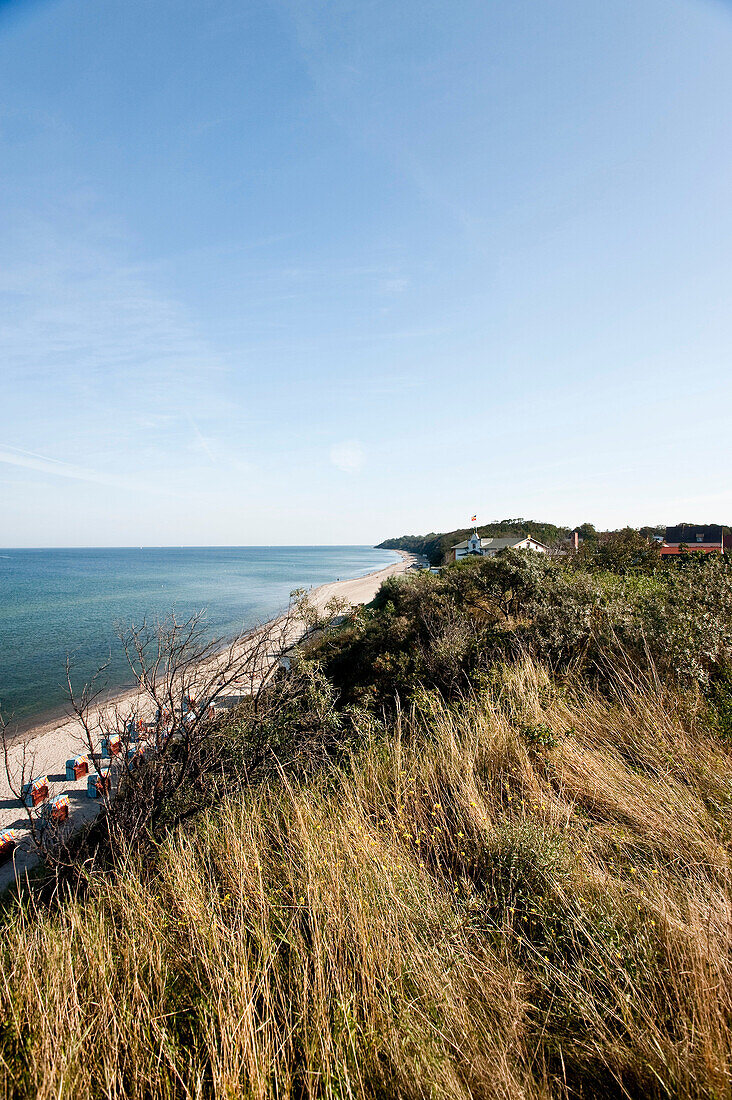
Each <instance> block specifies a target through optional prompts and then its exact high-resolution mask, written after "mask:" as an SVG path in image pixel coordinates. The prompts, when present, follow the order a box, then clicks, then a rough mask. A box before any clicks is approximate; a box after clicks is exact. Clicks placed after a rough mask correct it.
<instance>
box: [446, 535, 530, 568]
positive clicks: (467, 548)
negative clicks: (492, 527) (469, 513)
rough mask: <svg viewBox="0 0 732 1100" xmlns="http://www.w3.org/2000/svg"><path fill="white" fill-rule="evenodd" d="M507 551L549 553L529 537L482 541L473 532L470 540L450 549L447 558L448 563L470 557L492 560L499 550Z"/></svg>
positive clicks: (518, 536) (513, 536)
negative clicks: (475, 556)
mask: <svg viewBox="0 0 732 1100" xmlns="http://www.w3.org/2000/svg"><path fill="white" fill-rule="evenodd" d="M508 549H511V550H535V551H536V553H537V554H548V553H549V547H548V546H545V545H544V543H543V542H539V540H538V539H535V538H532V537H531V535H527V536H525V537H522V536H521V535H512V536H511V537H510V538H496V539H491V538H488V539H482V538H481V537H480V535H479V534H478V532H477V531H473V533H472V535H471V536H470V538H469V539H466V540H465V542H459V543H458V544H457V546H453V547H451V549H450V552H449V555H448V558H449V560H450V561H460V560H461V559H462V558H469V557H470V556H471V555H477V556H479V557H483V558H492V557H494V556H495V555H496V554H497V553H498V551H499V550H508Z"/></svg>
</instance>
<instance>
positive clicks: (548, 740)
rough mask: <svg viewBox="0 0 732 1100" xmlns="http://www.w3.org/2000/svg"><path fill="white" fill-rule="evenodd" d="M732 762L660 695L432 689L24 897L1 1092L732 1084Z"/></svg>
mask: <svg viewBox="0 0 732 1100" xmlns="http://www.w3.org/2000/svg"><path fill="white" fill-rule="evenodd" d="M731 774H732V772H731V770H730V760H729V756H728V753H727V752H726V750H725V749H724V748H723V747H721V746H720V744H719V743H718V742H715V741H713V740H710V739H709V738H708V736H707V735H706V734H705V733H704V732H703V731H702V730H701V729H700V728H696V723H695V719H694V715H693V713H691V714H690V713H689V712H688V707H685V708H684V709H683V710H682V708H680V706H679V705H678V704H677V703H676V701H675V699H674V697H673V696H672V695H669V694H667V693H666V692H665V691H664V690H663V689H661V688H659V687H651V686H649V685H648V684H644V685H641V686H638V685H634V684H632V683H627V682H626V683H625V684H624V685H623V686H622V687H621V688H620V689H619V691H618V692H617V695H616V698H614V699H613V698H611V697H608V693H607V692H605V693H604V694H603V695H602V696H601V695H599V694H597V693H596V692H595V691H594V690H592V689H590V688H589V687H588V686H586V684H584V683H583V682H582V681H577V682H576V683H574V684H572V683H571V682H570V683H567V682H565V683H564V685H563V686H562V687H561V688H559V687H557V686H555V685H554V684H553V681H552V680H551V679H550V677H549V676H548V675H547V674H546V673H545V672H544V671H542V669H541V668H540V667H539V666H537V665H536V664H535V663H532V662H531V661H528V660H526V661H524V662H523V663H519V664H518V665H516V666H514V667H513V668H512V669H507V668H502V669H500V670H497V671H496V673H495V674H494V675H493V676H492V677H491V681H490V684H489V686H487V687H486V688H485V690H484V691H483V692H482V693H481V694H480V695H479V696H476V697H474V698H473V699H472V701H470V702H467V703H466V702H462V703H456V704H453V705H447V704H446V703H445V702H444V701H443V700H442V699H440V697H439V696H437V695H436V694H426V693H425V694H424V695H423V696H422V697H421V698H420V699H419V700H418V701H417V702H416V703H415V705H414V706H413V708H412V709H411V710H410V712H409V713H405V714H403V715H402V716H401V717H400V716H397V718H396V719H394V720H391V721H390V722H389V723H388V725H387V726H386V727H381V728H372V729H371V730H370V732H369V733H368V735H366V734H365V733H364V739H363V742H362V747H360V748H359V749H358V751H356V752H354V754H353V755H352V756H351V757H350V758H349V759H348V760H346V761H345V762H343V761H342V762H341V764H340V765H339V766H338V767H337V768H334V769H331V770H329V771H327V772H323V773H321V774H320V775H319V776H317V777H315V778H311V779H309V780H308V781H307V782H305V781H302V782H300V783H299V784H297V785H294V784H293V782H292V781H290V780H288V778H287V777H286V776H285V775H284V773H283V774H282V775H280V776H279V778H278V777H275V778H273V779H271V780H270V781H269V782H268V783H267V784H266V785H261V786H260V787H259V788H258V789H256V790H250V791H245V792H244V793H243V794H240V795H237V796H236V797H235V798H232V800H231V801H230V802H228V803H227V804H225V805H224V806H222V808H221V810H220V812H217V813H216V814H214V815H210V816H208V817H207V818H205V819H203V820H200V821H199V822H198V824H197V825H195V826H194V827H191V828H189V829H188V830H187V831H179V832H177V833H175V834H174V835H171V836H168V837H167V838H166V839H165V840H164V841H163V842H162V843H161V844H160V845H159V847H158V848H157V849H156V850H155V851H154V852H150V851H148V852H146V853H145V855H144V857H143V856H142V855H141V854H139V853H132V852H131V853H129V854H128V856H127V857H124V856H121V857H120V861H119V865H118V867H117V868H116V869H115V870H114V871H110V872H109V873H108V874H106V875H95V876H93V877H92V878H91V880H90V882H89V885H88V887H87V888H86V889H85V891H84V895H83V897H82V896H79V897H78V898H76V899H73V898H72V899H65V900H63V902H60V903H54V904H51V905H48V904H46V905H44V906H41V903H40V902H38V901H36V902H33V901H30V900H29V901H26V902H24V903H23V904H21V905H19V906H17V907H14V908H11V909H10V910H9V911H8V912H7V913H6V916H5V923H4V929H3V940H2V944H3V946H2V953H3V967H2V969H3V979H2V987H1V989H0V997H1V1001H2V1004H1V1010H0V1019H1V1020H2V1032H1V1045H0V1052H1V1053H2V1059H3V1062H2V1078H3V1083H4V1095H6V1096H23V1097H25V1096H28V1097H40V1098H42V1100H45V1098H49V1100H50V1098H51V1097H72V1096H73V1097H77V1098H86V1097H97V1096H105V1097H120V1098H121V1097H135V1098H137V1097H140V1098H142V1097H145V1098H158V1097H160V1098H163V1097H165V1098H168V1097H171V1098H172V1097H203V1096H216V1097H238V1096H245V1097H298V1098H300V1097H334V1098H335V1097H337V1098H343V1097H387V1096H388V1097H393V1096H400V1097H414V1098H417V1097H419V1098H422V1097H436V1098H437V1097H450V1098H453V1097H454V1098H458V1097H485V1098H489V1097H490V1098H494V1097H500V1098H503V1097H505V1098H516V1100H519V1098H521V1100H523V1098H549V1097H577V1096H580V1097H597V1096H602V1097H654V1096H658V1097H669V1096H671V1097H720V1098H721V1097H726V1096H729V1095H730V1090H731V1086H730V1041H731V1032H730V1012H731V1010H732V974H731V972H730V960H731V954H730V947H731V941H730V937H731V927H732V926H731V924H730V916H731V913H730V901H731V896H732V895H731V892H730V849H729V841H730V835H731V833H730V830H731V827H732V801H731V799H732V785H731V783H730V776H731Z"/></svg>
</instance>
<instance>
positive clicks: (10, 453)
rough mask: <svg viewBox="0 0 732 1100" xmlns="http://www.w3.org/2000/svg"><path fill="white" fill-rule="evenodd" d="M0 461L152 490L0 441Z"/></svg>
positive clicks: (55, 474)
mask: <svg viewBox="0 0 732 1100" xmlns="http://www.w3.org/2000/svg"><path fill="white" fill-rule="evenodd" d="M0 462H4V463H5V464H6V465H8V466H19V467H21V469H25V470H37V471H38V472H39V473H43V474H50V475H51V476H53V477H61V478H70V479H71V480H72V481H86V482H88V483H89V484H92V485H107V486H110V487H113V488H115V489H131V490H134V491H135V492H138V491H140V490H146V491H151V489H152V487H151V486H150V485H145V484H140V483H138V482H136V481H132V480H129V479H127V478H124V477H119V476H117V475H116V474H107V473H101V472H99V471H97V470H88V469H85V468H84V467H83V466H75V465H74V464H73V463H71V462H63V461H61V460H60V459H57V458H49V457H48V456H47V455H40V454H35V453H34V452H33V451H23V450H20V449H19V448H18V447H9V446H8V445H7V444H4V443H0Z"/></svg>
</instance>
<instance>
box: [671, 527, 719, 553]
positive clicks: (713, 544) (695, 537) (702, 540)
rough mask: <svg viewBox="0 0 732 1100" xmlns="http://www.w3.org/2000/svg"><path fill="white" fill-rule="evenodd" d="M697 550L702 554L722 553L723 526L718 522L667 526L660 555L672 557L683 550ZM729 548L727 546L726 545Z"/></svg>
mask: <svg viewBox="0 0 732 1100" xmlns="http://www.w3.org/2000/svg"><path fill="white" fill-rule="evenodd" d="M682 547H683V548H684V549H685V550H686V551H688V552H694V551H699V552H701V553H702V554H723V553H724V551H725V535H724V528H723V527H721V526H720V525H719V524H718V523H709V524H700V525H698V526H697V525H696V524H690V523H680V524H677V526H676V527H667V528H666V535H665V537H664V540H663V543H662V544H661V557H664V558H667V557H673V556H674V555H676V554H681V553H683V552H684V551H683V550H682ZM727 549H729V546H728V547H727Z"/></svg>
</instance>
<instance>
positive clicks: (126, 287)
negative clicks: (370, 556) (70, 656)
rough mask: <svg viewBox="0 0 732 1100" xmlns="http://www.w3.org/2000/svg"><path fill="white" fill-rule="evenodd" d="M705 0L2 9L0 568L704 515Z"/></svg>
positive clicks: (712, 448)
mask: <svg viewBox="0 0 732 1100" xmlns="http://www.w3.org/2000/svg"><path fill="white" fill-rule="evenodd" d="M731 57H732V7H731V6H729V5H727V4H724V3H721V2H717V0H695V2H691V0H606V2H603V3H600V2H591V3H588V2H587V0H552V2H548V0H546V2H542V0H530V2H529V0H511V2H506V0H460V2H459V3H456V2H455V0H444V2H443V0H414V2H413V0H292V2H288V0H272V2H264V0H262V2H259V0H249V2H247V0H208V2H207V3H206V4H201V3H200V2H194V0H155V2H154V3H150V0H144V2H143V0H105V2H104V3H103V4H99V3H93V2H92V0H34V2H21V0H16V2H13V0H10V2H8V0H5V3H3V2H2V0H0V506H1V512H0V545H6V546H29V545H31V546H55V545H139V544H142V543H145V544H255V543H265V544H267V543H271V542H273V541H284V542H289V543H359V542H374V541H378V540H380V539H382V538H384V537H388V536H390V535H395V534H400V533H403V532H423V531H428V530H433V529H434V530H450V529H452V528H454V527H458V526H462V525H464V524H465V523H466V522H467V520H468V519H469V517H470V515H471V514H473V513H474V512H475V511H477V512H478V514H479V516H480V518H481V519H482V520H485V521H488V520H491V519H495V518H500V517H504V516H518V515H523V516H529V517H532V518H536V519H547V520H553V521H555V522H560V523H567V524H575V523H580V522H583V521H586V520H588V521H592V522H595V523H596V524H597V525H598V526H618V525H622V524H625V523H631V524H640V523H664V522H669V523H671V522H678V521H680V520H691V521H696V522H706V521H718V522H730V521H731V520H732V483H731V482H730V477H729V474H730V461H729V438H730V411H729V410H730V401H731V399H732V369H730V367H731V364H730V349H731V348H732V308H730V300H731V291H732V278H731V273H732V202H731V201H730V198H731V196H732V64H730V58H731Z"/></svg>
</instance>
